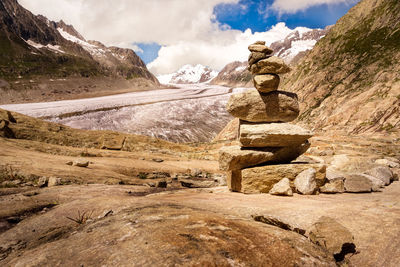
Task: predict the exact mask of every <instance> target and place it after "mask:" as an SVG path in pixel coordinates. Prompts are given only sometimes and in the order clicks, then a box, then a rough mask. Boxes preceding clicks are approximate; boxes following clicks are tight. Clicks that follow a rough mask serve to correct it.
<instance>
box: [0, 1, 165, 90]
mask: <svg viewBox="0 0 400 267" xmlns="http://www.w3.org/2000/svg"><path fill="white" fill-rule="evenodd" d="M0 20H1V21H2V22H3V23H2V24H0V44H1V47H4V48H7V50H5V52H4V53H1V55H0V66H9V64H10V62H12V64H13V67H6V68H0V69H1V73H0V74H1V76H3V77H6V78H9V79H15V78H16V77H19V76H20V75H22V74H23V76H29V75H31V76H32V75H33V76H37V77H40V76H46V75H47V76H48V75H52V76H55V77H56V76H61V77H68V76H81V77H100V76H101V77H119V78H121V77H122V78H125V79H130V80H133V79H135V80H137V81H138V82H141V81H145V82H147V81H148V82H149V83H151V84H158V81H157V79H156V78H155V77H154V75H153V74H151V73H150V72H149V71H148V70H147V67H146V65H145V64H144V62H143V61H142V60H141V59H140V58H139V56H137V55H136V54H135V52H134V51H133V50H131V49H124V48H118V47H106V46H105V45H103V44H101V43H100V42H96V41H86V40H85V38H83V36H82V35H80V34H79V32H78V31H76V30H75V29H74V27H73V26H71V25H67V24H65V23H64V22H63V21H59V22H54V21H51V20H49V19H47V18H46V17H44V16H42V15H34V14H32V13H31V12H30V11H28V10H26V9H25V8H23V7H22V6H21V5H20V4H19V3H18V1H17V0H2V1H0ZM139 80H140V81H139Z"/></svg>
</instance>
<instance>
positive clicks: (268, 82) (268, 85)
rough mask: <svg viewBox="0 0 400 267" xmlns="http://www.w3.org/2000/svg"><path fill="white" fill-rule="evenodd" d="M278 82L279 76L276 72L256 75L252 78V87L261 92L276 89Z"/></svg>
mask: <svg viewBox="0 0 400 267" xmlns="http://www.w3.org/2000/svg"><path fill="white" fill-rule="evenodd" d="M279 82H280V78H279V76H278V75H276V74H263V75H256V76H254V78H253V83H254V87H255V88H256V89H257V90H258V91H260V92H262V93H269V92H272V91H276V90H278V86H279Z"/></svg>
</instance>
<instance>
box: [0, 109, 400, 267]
mask: <svg viewBox="0 0 400 267" xmlns="http://www.w3.org/2000/svg"><path fill="white" fill-rule="evenodd" d="M0 115H1V119H2V120H3V122H2V124H1V125H0V126H1V127H2V130H1V134H2V136H3V137H0V148H1V149H0V162H1V187H2V188H1V189H0V194H1V196H0V206H1V210H0V265H2V266H57V265H64V266H65V265H79V266H82V265H83V266H109V265H118V266H150V265H152V266H154V265H161V266H170V265H185V266H188V265H189V266H215V265H218V266H295V265H296V266H325V265H328V266H336V265H337V264H338V262H339V264H348V265H350V266H396V265H397V264H398V262H399V261H400V257H399V255H400V250H399V241H398V236H399V234H400V219H399V218H400V206H399V205H400V204H399V203H400V195H399V191H400V183H399V182H398V181H394V182H392V183H391V184H390V185H388V186H386V187H383V188H380V189H379V191H380V192H370V193H362V194H361V193H359V194H354V193H344V194H322V193H321V194H318V195H299V194H296V193H295V194H294V196H293V197H280V196H272V195H269V194H241V193H232V192H230V191H229V190H228V189H227V187H226V186H224V173H223V172H221V171H219V170H218V163H217V158H218V156H217V155H218V149H219V148H220V147H221V146H224V145H229V144H231V142H230V141H215V142H214V143H210V144H191V145H186V144H174V143H170V142H166V141H161V140H157V139H154V138H148V137H144V136H135V135H127V134H120V133H113V132H107V131H84V130H76V129H71V128H68V127H65V126H61V125H57V124H53V123H49V122H43V121H40V120H37V119H33V118H29V117H27V116H24V115H21V114H17V113H10V114H9V113H7V112H5V111H1V112H0ZM4 121H8V125H7V126H6V125H5V124H6V123H4ZM13 121H15V122H13ZM7 129H8V130H7ZM12 135H13V136H12ZM310 142H311V148H310V149H309V150H308V152H307V153H306V154H305V155H303V156H302V158H300V159H298V160H299V161H302V162H310V163H312V162H313V163H315V162H318V163H319V164H326V165H327V166H328V168H329V167H332V166H334V167H335V168H336V169H339V170H341V171H342V172H345V173H352V172H353V173H354V172H356V173H362V172H364V171H365V170H367V169H370V168H372V167H375V166H376V164H377V162H378V163H382V162H386V163H387V161H388V160H387V159H391V160H389V161H393V160H394V161H395V160H396V159H398V158H399V156H400V155H399V154H398V151H399V148H400V147H399V144H398V139H396V138H394V137H390V136H373V137H371V136H341V135H333V134H332V135H329V136H327V135H325V136H323V135H316V136H314V137H313V138H311V139H310ZM385 158H386V161H385ZM377 160H378V161H377ZM80 166H86V167H80ZM391 171H392V172H393V173H394V174H396V173H397V175H398V172H399V168H398V166H392V168H391ZM326 217H329V218H326ZM327 222H328V223H327ZM331 222H332V223H331ZM326 225H327V226H326ZM343 229H344V230H343ZM315 233H320V235H321V236H322V241H324V242H325V243H324V242H321V239H318V238H321V236H318V235H317V236H316V235H315ZM327 233H328V234H327ZM329 233H334V234H329ZM338 233H341V234H338ZM324 238H325V239H324ZM338 242H339V243H340V242H342V243H343V242H349V243H348V245H349V246H347V245H346V246H345V249H344V252H345V253H344V255H340V253H336V252H335V253H334V252H333V251H334V250H335V249H337V247H335V244H337V243H338ZM332 244H333V245H332ZM340 249H342V248H339V250H340ZM335 257H336V258H335Z"/></svg>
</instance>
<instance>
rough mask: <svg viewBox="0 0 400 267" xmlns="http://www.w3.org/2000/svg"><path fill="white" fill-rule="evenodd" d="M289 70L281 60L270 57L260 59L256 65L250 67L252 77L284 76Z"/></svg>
mask: <svg viewBox="0 0 400 267" xmlns="http://www.w3.org/2000/svg"><path fill="white" fill-rule="evenodd" d="M290 71H291V69H290V67H289V66H288V65H286V63H285V62H284V61H283V59H281V58H279V57H276V56H272V57H269V58H266V59H262V60H260V61H258V62H257V63H255V64H253V65H251V66H250V72H251V74H253V75H257V74H269V73H273V74H285V73H288V72H290Z"/></svg>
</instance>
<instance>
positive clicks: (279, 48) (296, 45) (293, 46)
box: [270, 26, 331, 63]
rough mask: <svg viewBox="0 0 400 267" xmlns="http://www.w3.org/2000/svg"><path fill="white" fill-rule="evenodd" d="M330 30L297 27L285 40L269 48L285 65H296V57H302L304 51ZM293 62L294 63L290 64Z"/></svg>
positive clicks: (309, 48) (327, 28)
mask: <svg viewBox="0 0 400 267" xmlns="http://www.w3.org/2000/svg"><path fill="white" fill-rule="evenodd" d="M330 28H331V26H328V27H326V28H325V29H309V28H303V27H298V28H296V29H297V30H295V31H293V32H292V33H290V34H289V35H288V36H286V37H285V39H283V40H280V41H276V42H274V43H272V44H271V45H270V47H271V48H272V50H274V55H275V56H278V57H281V58H283V60H285V61H286V62H287V63H296V62H297V60H298V59H297V58H296V57H299V56H301V55H303V54H304V52H305V51H308V50H311V49H312V48H313V47H314V45H315V44H316V43H317V42H318V40H319V39H321V38H322V37H324V36H325V35H326V33H327V32H328V31H329V29H330ZM295 59H296V60H295ZM293 60H295V61H296V62H292V61H293Z"/></svg>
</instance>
